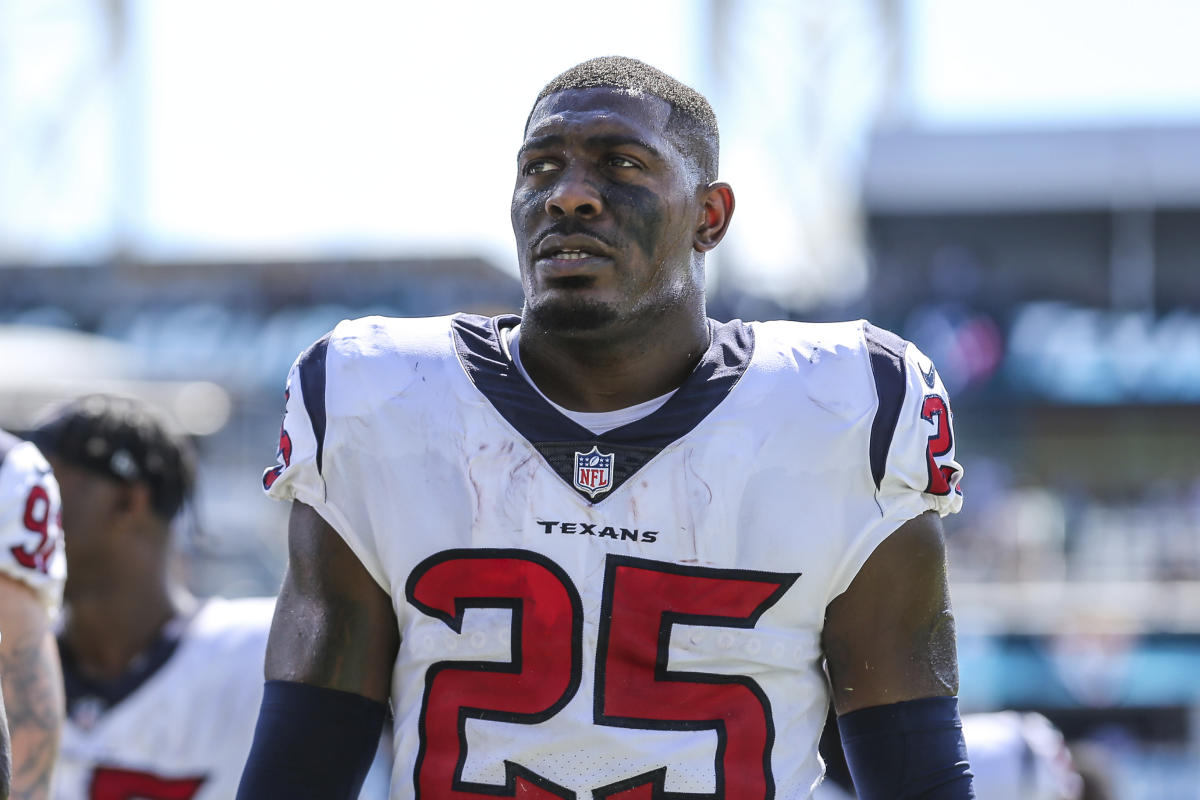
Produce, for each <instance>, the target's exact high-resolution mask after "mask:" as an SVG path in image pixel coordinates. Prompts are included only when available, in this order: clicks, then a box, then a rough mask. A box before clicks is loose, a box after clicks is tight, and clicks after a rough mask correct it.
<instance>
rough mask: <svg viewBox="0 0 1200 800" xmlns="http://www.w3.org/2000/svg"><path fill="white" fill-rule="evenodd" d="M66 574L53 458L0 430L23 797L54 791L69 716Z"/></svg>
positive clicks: (11, 714) (9, 652) (4, 575)
mask: <svg viewBox="0 0 1200 800" xmlns="http://www.w3.org/2000/svg"><path fill="white" fill-rule="evenodd" d="M65 575H66V561H65V558H64V555H63V547H62V528H61V523H60V514H59V495H58V484H57V483H56V482H55V480H54V476H53V474H52V473H51V471H50V465H49V464H48V463H47V462H46V459H45V458H43V457H42V454H41V453H40V452H38V449H37V448H36V447H35V446H34V445H33V444H31V443H29V442H25V441H22V440H20V439H17V438H16V437H14V436H13V435H12V434H10V433H7V432H6V431H0V685H2V686H3V690H4V692H3V701H4V702H3V705H4V706H5V707H6V708H7V716H8V726H9V730H10V734H11V746H12V775H11V795H10V796H11V797H13V798H14V799H16V800H29V799H30V798H37V800H46V798H49V797H50V780H51V775H52V772H53V766H54V758H55V755H56V753H57V752H58V744H59V736H60V735H61V730H62V717H63V690H62V677H61V674H60V672H59V666H58V653H57V651H56V650H55V647H54V634H53V630H52V627H51V625H52V622H53V616H54V615H55V614H56V613H57V611H58V606H59V602H60V601H61V598H62V584H63V579H64V577H65ZM5 755H7V749H6V748H5ZM5 777H8V774H7V772H6V773H5ZM0 782H2V781H0Z"/></svg>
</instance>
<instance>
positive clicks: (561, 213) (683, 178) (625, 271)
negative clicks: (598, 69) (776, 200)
mask: <svg viewBox="0 0 1200 800" xmlns="http://www.w3.org/2000/svg"><path fill="white" fill-rule="evenodd" d="M670 113H671V107H670V105H669V104H668V103H667V102H666V101H664V100H661V99H659V98H657V97H652V96H648V95H631V94H629V93H627V92H622V91H617V90H613V89H572V90H569V91H565V92H559V93H557V94H552V95H550V96H548V97H546V98H544V99H542V100H541V102H539V103H538V104H537V106H535V107H534V110H533V115H532V116H531V117H530V120H529V125H528V128H527V130H526V134H525V141H524V143H523V144H522V146H521V149H520V151H519V153H518V157H517V181H516V186H515V188H514V190H513V198H512V224H513V231H514V233H515V234H516V240H517V253H518V258H519V261H520V266H521V279H522V282H523V284H524V290H525V317H526V319H527V321H535V322H536V323H537V324H538V325H539V326H540V327H542V328H543V329H545V330H548V331H563V332H569V331H586V330H595V329H603V328H607V327H609V326H610V325H611V324H612V323H620V322H626V321H631V320H637V319H653V318H654V317H656V316H659V315H660V314H661V313H663V312H666V311H671V310H678V309H679V308H680V307H681V306H682V305H684V304H686V303H687V302H688V300H689V299H693V300H694V299H695V298H696V297H701V298H702V296H703V274H702V265H701V262H700V261H699V259H696V258H693V254H694V249H693V236H694V231H695V230H696V228H697V226H698V221H699V220H700V219H701V218H702V216H703V212H702V203H701V200H700V195H701V192H702V190H703V188H704V187H702V186H700V185H699V180H698V177H697V174H696V171H695V167H694V166H693V165H692V164H691V162H690V161H689V160H687V159H686V158H685V157H684V156H683V154H682V153H681V152H680V151H679V149H678V148H677V147H676V145H675V144H674V143H673V141H672V139H671V137H670V135H669V133H668V129H667V121H668V118H669V117H670ZM700 307H702V305H701V306H700Z"/></svg>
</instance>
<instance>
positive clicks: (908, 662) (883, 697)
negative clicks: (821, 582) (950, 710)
mask: <svg viewBox="0 0 1200 800" xmlns="http://www.w3.org/2000/svg"><path fill="white" fill-rule="evenodd" d="M822 649H823V650H824V654H825V660H826V667H827V669H828V671H829V678H830V683H831V685H832V689H833V702H834V707H835V709H836V710H837V712H838V714H845V713H848V712H850V711H855V710H857V709H860V708H868V707H870V706H878V705H885V704H887V703H897V702H901V701H904V700H915V699H918V698H922V697H937V696H949V695H954V694H956V693H957V692H958V658H957V653H956V648H955V637H954V616H953V613H952V611H951V608H950V591H949V588H948V585H947V580H946V551H945V544H944V542H943V538H942V526H941V520H940V518H939V517H938V516H937V514H935V513H932V512H926V513H925V514H922V515H921V516H919V517H915V518H914V519H911V520H909V521H908V522H906V523H904V524H903V525H901V526H900V527H899V528H898V529H897V530H896V531H895V532H894V533H892V534H891V535H890V536H889V537H888V538H887V539H885V540H884V541H883V542H882V543H881V544H880V545H879V547H877V548H876V549H875V552H874V553H872V554H871V557H870V558H868V559H867V561H866V563H865V564H864V565H863V567H862V569H861V570H859V572H858V575H857V576H855V578H854V580H853V581H852V582H851V584H850V587H849V588H848V589H847V590H846V591H845V592H844V593H842V594H841V595H839V596H838V597H837V598H835V599H834V600H833V602H831V603H830V604H829V607H828V608H827V609H826V615H825V627H824V631H823V633H822Z"/></svg>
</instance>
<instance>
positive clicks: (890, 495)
mask: <svg viewBox="0 0 1200 800" xmlns="http://www.w3.org/2000/svg"><path fill="white" fill-rule="evenodd" d="M872 333H873V334H874V341H872V338H873V337H872V335H871V334H872ZM868 350H869V354H870V356H871V360H872V371H873V373H874V377H875V381H876V388H877V394H878V396H879V407H878V409H877V411H876V417H875V421H874V426H873V428H872V442H871V450H872V452H871V467H872V478H873V479H874V481H875V486H876V488H877V490H878V498H879V505H880V509H881V510H882V511H883V514H884V516H885V517H886V518H888V519H889V520H892V521H894V522H895V525H894V526H893V528H896V527H899V526H900V525H901V524H903V523H904V522H906V521H907V520H909V519H912V518H913V517H915V516H917V515H919V514H921V513H923V512H925V511H929V510H932V511H936V512H937V513H938V514H939V515H940V516H943V517H944V516H946V515H947V514H953V513H956V512H957V511H958V510H959V509H961V508H962V500H963V498H962V490H961V488H960V486H959V482H960V480H961V479H962V474H963V468H962V465H961V464H960V463H959V462H958V461H957V459H956V457H955V438H954V415H953V412H952V411H951V408H950V398H949V395H948V394H947V393H946V387H945V385H944V384H943V383H942V378H941V376H940V375H939V374H938V371H937V368H936V367H935V366H934V364H933V361H931V360H930V359H929V357H928V356H926V355H925V354H924V353H922V352H921V351H920V350H919V349H918V348H917V347H916V345H914V344H912V343H911V342H906V341H904V340H902V339H900V338H899V337H897V336H895V335H894V334H890V333H888V332H886V331H880V330H879V329H877V328H871V327H870V326H869V327H868ZM882 362H889V363H886V364H885V363H882Z"/></svg>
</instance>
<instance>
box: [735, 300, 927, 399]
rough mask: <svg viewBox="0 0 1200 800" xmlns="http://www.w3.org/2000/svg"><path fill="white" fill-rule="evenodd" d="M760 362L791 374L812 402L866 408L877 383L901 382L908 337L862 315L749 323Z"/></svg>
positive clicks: (875, 396) (875, 395)
mask: <svg viewBox="0 0 1200 800" xmlns="http://www.w3.org/2000/svg"><path fill="white" fill-rule="evenodd" d="M752 327H753V328H754V342H755V344H754V351H755V352H754V357H755V362H756V363H757V364H759V365H760V368H762V369H765V370H767V371H771V372H776V373H791V374H794V375H795V377H796V380H798V381H799V383H800V384H801V386H802V387H803V388H802V391H803V393H804V394H805V395H806V396H807V397H808V399H809V400H810V401H812V403H814V404H815V405H817V406H819V407H820V408H823V409H825V410H826V411H830V412H833V413H835V414H838V415H840V416H845V417H848V418H853V417H857V416H860V415H862V414H864V413H868V412H870V411H871V410H872V409H873V408H874V407H875V405H876V403H877V402H878V400H879V397H880V389H881V385H895V386H896V387H897V388H900V389H902V387H903V385H904V372H905V358H906V352H907V349H908V346H909V345H908V342H906V341H905V340H904V339H902V338H901V337H899V336H897V335H896V334H894V333H892V332H891V331H888V330H885V329H883V328H879V327H876V326H875V325H873V324H871V323H870V322H868V321H867V320H865V319H857V320H850V321H846V322H795V321H789V320H775V321H770V322H756V323H752Z"/></svg>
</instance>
